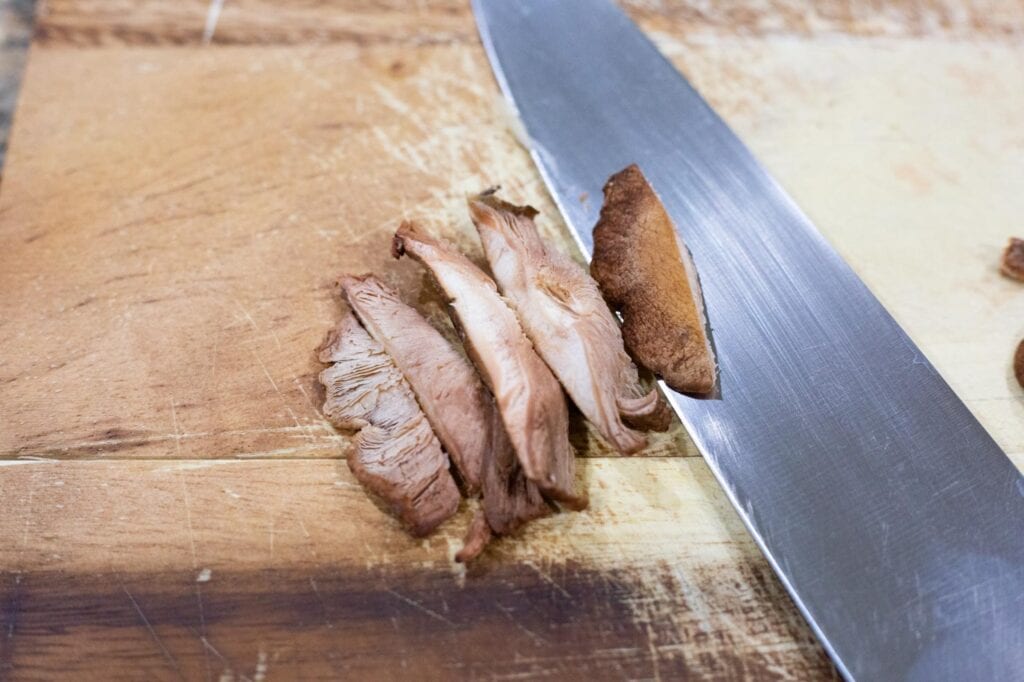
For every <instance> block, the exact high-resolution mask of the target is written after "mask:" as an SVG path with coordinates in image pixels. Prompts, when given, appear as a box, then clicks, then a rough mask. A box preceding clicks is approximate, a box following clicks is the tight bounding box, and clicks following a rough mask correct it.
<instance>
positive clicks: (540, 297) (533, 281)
mask: <svg viewBox="0 0 1024 682" xmlns="http://www.w3.org/2000/svg"><path fill="white" fill-rule="evenodd" d="M469 212H470V216H471V217H472V219H473V224H474V225H475V226H476V229H477V232H478V233H479V234H480V241H481V242H482V243H483V247H484V253H485V254H486V256H487V260H488V261H489V262H490V265H491V272H493V273H494V279H495V282H497V284H498V288H499V289H500V290H501V293H502V295H504V296H505V298H506V300H507V301H508V302H509V303H510V304H511V306H512V307H513V308H514V309H515V311H516V313H517V314H518V316H519V321H520V323H521V324H522V325H523V330H524V331H525V332H526V336H527V337H529V339H530V340H531V341H532V342H533V347H534V348H535V349H536V350H537V352H538V353H539V354H540V356H541V357H542V358H543V359H544V361H545V362H546V363H547V364H548V367H550V368H551V371H552V372H554V374H555V376H557V377H558V380H559V381H560V382H561V383H562V386H564V387H565V390H566V392H567V393H568V394H569V396H570V397H571V398H572V399H573V402H575V403H576V406H577V407H579V408H580V411H581V412H582V413H583V414H584V416H586V417H587V419H589V420H590V421H591V422H592V423H593V424H594V425H595V426H596V427H597V429H598V431H600V432H601V435H602V436H604V437H605V438H606V439H607V440H608V441H609V442H610V443H612V445H614V446H615V448H616V449H618V450H619V451H620V452H623V453H625V454H633V453H635V452H637V451H638V450H640V449H642V448H643V447H644V446H645V445H646V444H647V440H646V439H645V438H644V436H643V434H641V433H639V432H637V431H634V430H633V429H631V428H629V427H628V426H626V424H624V423H623V421H624V420H626V421H629V422H631V423H633V424H634V425H642V426H644V427H647V428H652V427H654V428H660V429H666V428H668V425H669V421H670V419H671V413H670V412H669V409H668V405H666V404H665V401H664V400H663V399H662V397H661V394H660V393H659V392H658V390H657V389H656V388H652V389H651V390H649V391H645V390H644V389H643V387H642V386H641V385H640V380H639V377H638V374H637V369H636V366H635V365H634V364H633V361H632V360H631V359H630V358H629V356H628V355H627V354H626V351H625V348H624V347H623V343H622V334H621V332H620V331H619V325H618V324H616V322H615V318H614V317H613V316H612V313H611V311H610V310H609V309H608V304H606V303H605V302H604V299H603V298H602V297H601V292H600V290H599V289H598V287H597V283H596V282H595V281H594V280H593V279H591V277H590V275H589V274H587V272H586V271H585V270H584V269H583V268H582V267H580V265H579V264H577V263H576V262H575V261H573V260H572V259H571V258H569V257H568V256H567V255H565V254H564V253H562V252H560V251H558V250H557V249H553V248H550V247H549V246H548V245H547V244H545V243H544V241H543V240H542V239H541V237H540V233H539V232H538V231H537V226H536V225H535V224H534V217H535V216H536V215H537V211H536V210H535V209H534V208H532V207H530V206H516V205H513V204H510V203H507V202H505V201H502V200H501V199H499V198H498V197H497V196H495V194H494V191H493V190H491V191H488V192H484V193H483V194H480V195H478V196H476V197H473V198H471V199H470V200H469Z"/></svg>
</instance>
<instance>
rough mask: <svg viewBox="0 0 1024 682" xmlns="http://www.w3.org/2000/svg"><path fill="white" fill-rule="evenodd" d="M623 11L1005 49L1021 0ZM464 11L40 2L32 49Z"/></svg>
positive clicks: (434, 39) (794, 0)
mask: <svg viewBox="0 0 1024 682" xmlns="http://www.w3.org/2000/svg"><path fill="white" fill-rule="evenodd" d="M623 5H624V6H625V7H626V9H627V10H628V11H629V12H630V13H631V14H632V15H633V16H634V17H635V18H637V19H638V20H640V21H641V22H643V23H644V25H645V26H646V27H647V28H649V29H652V30H656V31H669V32H672V33H675V34H677V35H678V34H681V35H687V34H701V33H712V34H718V35H733V36H773V35H780V36H781V35H789V36H805V37H809V36H827V35H847V36H864V37H871V36H875V37H882V36H884V37H896V38H907V37H937V38H953V39H979V38H981V39H987V40H1009V41H1014V40H1017V39H1019V38H1020V37H1021V36H1022V35H1024V2H1022V0H873V1H872V2H859V1H858V0H828V1H826V2H813V3H809V2H804V1H803V0H769V1H767V2H766V1H764V0H742V1H740V2H650V0H623ZM218 7H219V8H220V9H219V10H218ZM468 7H469V3H468V1H466V0H417V1H416V2H404V1H402V0H301V1H299V2H281V1H277V0H225V1H224V2H223V3H220V2H219V0H213V1H210V0H178V1H177V2H173V3H168V2H163V1H162V0H118V1H115V2H111V0H48V2H47V3H46V4H45V8H44V11H43V12H42V13H41V16H40V22H39V25H38V31H37V34H36V41H37V43H38V44H41V45H47V46H68V47H97V46H104V45H134V46H142V45H195V44H202V43H205V42H209V43H214V44H223V45H239V44H242V45H252V44H264V45H272V44H274V45H282V44H307V45H308V44H312V43H332V42H340V43H352V44H358V45H367V44H381V43H390V44H396V43H398V44H405V45H423V44H453V43H472V42H474V41H475V40H476V34H475V28H474V26H473V22H472V17H471V16H470V14H469V11H468ZM211 27H212V30H211Z"/></svg>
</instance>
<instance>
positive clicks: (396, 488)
mask: <svg viewBox="0 0 1024 682" xmlns="http://www.w3.org/2000/svg"><path fill="white" fill-rule="evenodd" d="M320 361H321V362H324V363H332V364H331V366H330V367H328V368H327V369H325V370H323V371H322V372H321V373H320V383H322V384H323V385H324V389H325V390H326V399H325V401H324V407H323V411H324V416H325V417H327V419H328V420H330V422H331V423H332V424H334V425H335V426H337V427H339V428H342V429H350V430H354V431H357V433H356V435H355V437H354V438H353V440H352V444H351V446H350V447H349V449H348V452H347V453H346V459H347V461H348V466H349V468H350V469H351V470H352V473H353V474H354V475H355V477H356V479H357V480H358V481H359V482H360V483H361V484H362V485H363V486H364V487H365V488H367V489H368V490H369V491H371V492H372V493H374V494H375V495H377V496H378V497H379V498H380V499H381V500H383V501H384V502H385V503H386V504H387V506H388V507H389V508H391V510H392V511H393V512H394V513H395V515H396V516H398V517H399V519H401V521H402V522H403V524H405V526H406V527H408V529H409V531H410V532H411V533H412V534H413V535H416V536H422V535H427V534H428V533H430V532H431V531H433V530H434V529H435V528H437V526H438V525H440V524H441V523H442V522H443V521H444V520H445V519H447V518H449V517H451V516H452V515H453V514H454V513H455V512H456V511H457V510H458V508H459V500H460V497H459V489H458V487H456V485H455V480H454V479H453V478H452V475H451V473H450V472H449V470H448V458H447V457H446V456H445V454H444V452H442V450H441V443H439V442H438V440H437V438H436V437H435V436H434V432H433V431H432V430H431V428H430V424H429V423H427V418H426V416H424V414H423V412H422V411H421V410H420V408H419V405H417V403H416V398H415V397H414V396H413V394H412V390H411V389H410V388H409V385H408V384H407V383H406V382H405V379H403V378H402V374H401V372H400V371H399V370H398V367H396V366H395V364H394V363H393V362H392V361H391V358H390V357H389V356H388V354H387V353H386V352H385V351H384V348H383V347H382V346H381V345H380V344H379V343H377V342H376V341H374V340H373V339H372V338H371V337H370V335H369V334H367V333H366V330H365V329H363V328H362V326H360V324H359V321H358V320H356V318H355V317H354V316H353V315H352V314H351V313H348V314H346V315H345V316H344V317H343V318H342V320H341V322H340V323H339V324H338V326H337V328H336V329H335V330H334V331H333V332H332V333H331V335H330V336H329V337H328V338H327V340H326V341H325V343H324V346H323V347H322V349H321V351H320Z"/></svg>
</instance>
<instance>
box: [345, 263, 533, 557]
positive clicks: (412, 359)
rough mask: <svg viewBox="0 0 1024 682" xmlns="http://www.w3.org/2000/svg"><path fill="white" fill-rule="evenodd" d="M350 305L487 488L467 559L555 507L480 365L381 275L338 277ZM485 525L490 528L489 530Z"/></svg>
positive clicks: (469, 481) (470, 475) (471, 477)
mask: <svg viewBox="0 0 1024 682" xmlns="http://www.w3.org/2000/svg"><path fill="white" fill-rule="evenodd" d="M338 283H339V285H340V286H341V288H342V290H343V291H344V293H345V297H346V298H347V300H348V303H349V306H350V307H351V308H352V310H353V311H354V312H355V314H356V315H357V316H358V317H359V320H360V321H361V322H362V323H363V326H364V327H365V328H366V330H367V331H368V332H369V333H370V335H371V336H372V337H373V338H374V339H375V340H376V341H377V342H379V343H380V344H381V346H383V348H384V350H385V351H386V352H387V354H388V355H389V356H390V357H391V360H392V361H393V362H394V363H395V365H396V366H397V367H398V369H399V370H400V371H401V372H402V374H403V376H404V377H405V380H406V381H407V382H409V385H410V386H411V387H412V391H413V393H414V394H415V395H416V398H417V400H418V402H419V405H420V407H421V408H422V409H423V412H424V413H425V414H426V416H427V421H429V422H430V425H431V426H432V427H433V429H434V433H435V434H437V437H438V440H440V441H441V444H442V445H443V446H444V449H445V450H446V451H447V453H448V455H449V457H451V459H452V461H453V462H454V464H455V467H456V469H457V470H458V472H459V475H460V477H461V478H462V481H463V483H464V485H465V488H466V492H467V494H469V495H470V496H473V495H475V494H476V493H477V492H479V491H480V489H481V487H482V489H483V500H482V502H481V505H482V508H481V512H480V513H479V514H478V516H477V518H476V519H474V521H473V523H472V524H471V525H470V529H469V532H468V534H467V538H466V542H465V546H464V547H463V548H462V550H460V551H459V553H458V554H457V555H456V559H457V560H459V561H469V560H471V559H473V558H474V557H476V556H477V555H478V554H479V553H480V552H481V551H482V550H483V548H484V547H485V546H486V545H487V543H488V542H489V541H490V539H491V535H492V530H493V532H494V533H495V534H498V535H506V534H508V533H511V532H513V531H515V530H516V529H517V528H519V526H521V525H522V524H523V523H526V522H527V521H530V520H531V519H535V518H537V517H539V516H544V515H545V514H547V513H548V512H549V511H550V507H549V506H548V504H547V503H546V502H545V501H544V498H543V497H542V496H541V494H540V491H539V490H538V489H537V487H536V485H534V484H533V483H531V482H530V481H529V480H528V479H526V477H525V476H524V475H523V472H522V469H521V467H520V466H519V463H518V462H517V461H516V456H515V451H514V450H513V449H512V444H511V442H510V441H509V439H508V436H507V434H506V433H505V426H504V425H503V424H502V422H501V416H500V415H499V414H498V409H497V406H496V405H495V403H494V397H493V396H492V395H491V394H490V392H489V391H488V390H487V387H486V386H484V384H483V382H482V381H481V380H480V376H479V375H478V374H477V373H476V370H475V369H473V365H472V364H471V363H470V362H469V360H467V359H466V357H465V356H463V355H462V354H461V353H459V352H458V351H457V350H456V349H455V348H454V347H453V346H452V345H451V344H450V343H449V342H448V340H447V339H445V338H444V336H442V335H441V333H440V332H438V331H437V330H436V329H435V328H434V327H433V326H431V324H430V323H429V322H427V321H426V320H425V319H424V318H423V316H422V315H420V313H419V312H417V311H416V309H414V308H412V307H411V306H409V305H407V304H406V303H404V302H403V301H402V300H401V299H400V298H399V297H398V295H397V294H396V293H395V292H394V291H393V290H392V289H390V288H389V287H387V286H386V285H385V284H383V283H382V282H381V281H380V280H378V279H377V278H376V277H374V276H373V275H363V276H361V277H355V276H351V275H346V276H343V277H341V278H340V279H339V280H338ZM481 524H482V525H481Z"/></svg>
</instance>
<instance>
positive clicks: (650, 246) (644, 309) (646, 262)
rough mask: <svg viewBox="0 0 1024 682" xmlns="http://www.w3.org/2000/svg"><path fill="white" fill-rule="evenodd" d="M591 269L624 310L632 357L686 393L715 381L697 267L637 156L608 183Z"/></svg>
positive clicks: (709, 388)
mask: <svg viewBox="0 0 1024 682" xmlns="http://www.w3.org/2000/svg"><path fill="white" fill-rule="evenodd" d="M590 274H591V275H592V276H593V277H594V279H595V280H597V284H598V286H599V287H600V288H601V293H602V294H604V297H605V300H607V301H608V303H609V304H610V305H611V306H612V307H613V308H616V309H617V310H619V311H620V312H621V313H622V318H623V320H622V338H623V340H624V341H625V342H626V348H627V349H628V350H629V352H630V354H631V355H632V356H633V358H634V359H635V360H636V361H637V362H638V363H639V364H641V365H643V366H645V367H646V368H647V369H649V370H651V371H652V372H654V373H655V374H657V375H658V376H660V377H661V378H662V379H664V380H665V383H666V384H668V385H669V386H670V387H671V388H673V389H675V390H677V391H679V392H681V393H697V394H708V393H711V392H712V391H713V390H714V388H715V375H716V370H715V356H714V352H713V351H712V349H711V343H710V341H709V340H708V336H707V333H706V328H707V320H706V318H705V311H704V302H703V297H702V296H701V292H700V282H699V280H698V278H697V271H696V268H695V267H694V265H693V261H692V259H691V258H690V252H689V250H687V248H686V245H685V244H684V243H683V240H682V239H681V238H680V237H679V235H678V233H677V232H676V229H675V225H674V224H673V223H672V219H671V218H670V217H669V215H668V212H667V211H666V210H665V207H664V206H663V205H662V203H661V200H660V199H659V198H658V195H657V194H655V192H654V189H653V188H652V187H651V186H650V185H649V184H648V183H647V179H646V178H645V177H644V174H643V173H642V172H641V171H640V169H639V168H638V167H637V166H636V165H635V164H634V165H631V166H629V167H627V168H625V169H623V170H622V171H619V172H618V173H616V174H615V175H613V176H612V177H611V178H609V179H608V182H607V183H605V186H604V204H603V205H602V206H601V217H600V219H599V220H598V221H597V225H595V226H594V258H593V260H591V262H590Z"/></svg>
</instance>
